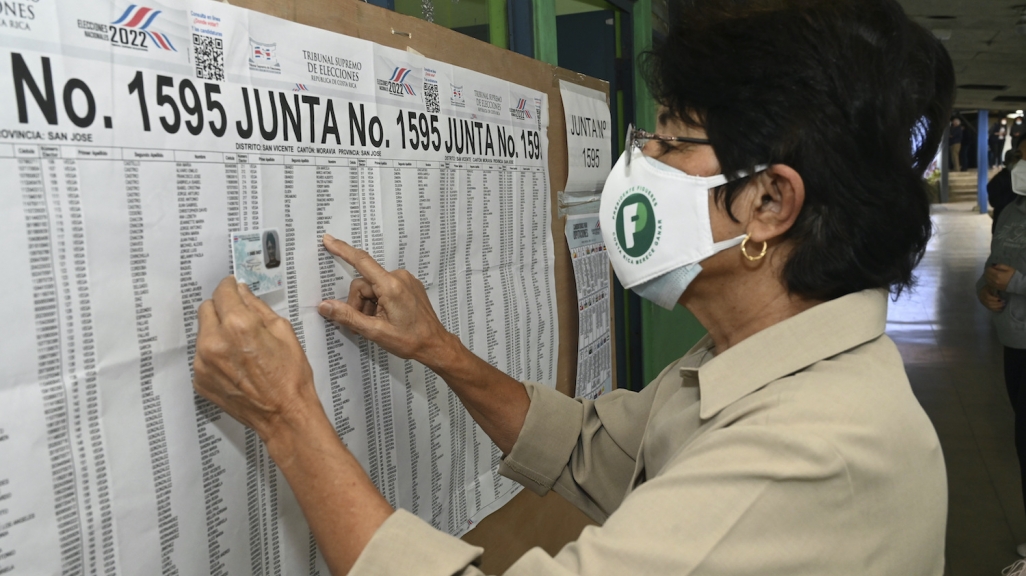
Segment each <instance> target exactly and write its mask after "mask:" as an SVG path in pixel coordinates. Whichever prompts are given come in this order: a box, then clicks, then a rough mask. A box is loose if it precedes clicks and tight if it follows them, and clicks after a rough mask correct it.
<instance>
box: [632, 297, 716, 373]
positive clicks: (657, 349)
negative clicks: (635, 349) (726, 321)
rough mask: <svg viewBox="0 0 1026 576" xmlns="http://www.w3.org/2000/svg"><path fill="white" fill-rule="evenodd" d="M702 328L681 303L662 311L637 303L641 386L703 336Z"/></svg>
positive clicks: (653, 306) (653, 305)
mask: <svg viewBox="0 0 1026 576" xmlns="http://www.w3.org/2000/svg"><path fill="white" fill-rule="evenodd" d="M705 334H706V331H705V328H703V327H702V325H701V324H699V323H698V320H697V319H696V318H695V317H694V316H693V315H692V314H691V313H690V312H688V311H687V309H685V308H684V307H683V306H679V305H678V306H677V307H676V308H674V309H673V310H666V309H664V308H660V307H659V306H656V305H655V304H652V303H651V302H649V301H648V300H643V301H642V303H641V339H642V357H643V370H642V372H643V373H644V375H645V382H644V383H645V385H646V386H647V385H648V383H649V382H651V381H652V380H654V379H655V377H656V376H658V375H659V373H660V372H662V371H663V368H666V366H667V365H669V364H670V363H671V362H673V361H674V360H677V359H678V358H680V357H681V356H683V355H684V353H685V352H687V351H688V350H690V349H691V347H692V346H694V345H695V343H697V342H698V341H699V340H701V339H702V337H703V336H705Z"/></svg>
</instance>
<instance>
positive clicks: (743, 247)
mask: <svg viewBox="0 0 1026 576" xmlns="http://www.w3.org/2000/svg"><path fill="white" fill-rule="evenodd" d="M750 239H751V235H749V234H745V239H744V240H742V241H741V253H742V254H744V255H745V258H748V260H750V261H752V262H755V261H756V260H762V258H763V257H764V256H765V255H766V250H767V249H768V248H769V242H766V241H765V240H764V241H763V242H762V252H759V255H758V256H751V255H749V254H748V248H747V245H748V240H750Z"/></svg>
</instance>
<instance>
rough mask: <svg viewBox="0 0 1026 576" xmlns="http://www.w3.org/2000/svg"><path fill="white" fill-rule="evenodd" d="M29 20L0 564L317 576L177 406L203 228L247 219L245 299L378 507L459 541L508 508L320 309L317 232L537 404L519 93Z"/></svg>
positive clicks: (388, 364)
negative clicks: (419, 300)
mask: <svg viewBox="0 0 1026 576" xmlns="http://www.w3.org/2000/svg"><path fill="white" fill-rule="evenodd" d="M27 6H29V7H30V8H31V9H29V10H25V11H24V13H23V14H21V15H20V16H11V15H7V17H6V20H8V21H9V22H8V23H7V24H8V25H7V26H6V27H4V28H2V29H0V102H3V103H4V105H3V106H2V107H0V190H3V191H4V192H3V193H2V194H0V245H2V246H3V247H4V254H5V266H4V269H5V271H6V272H5V273H6V274H7V275H8V279H9V282H7V285H8V288H7V290H6V291H5V295H4V300H3V303H2V304H0V325H2V326H4V327H5V330H4V332H3V334H2V335H0V374H2V375H3V376H2V377H0V573H4V574H8V573H9V574H14V575H19V574H26V575H27V574H32V575H38V574H100V573H102V574H126V575H128V574H161V573H163V574H257V575H264V574H300V573H301V574H318V573H319V574H327V573H328V572H327V569H326V567H325V566H324V563H323V560H322V559H321V557H320V556H319V554H318V552H317V550H316V546H315V545H314V542H313V539H312V536H311V534H310V532H309V528H308V527H307V526H306V524H305V522H304V519H303V517H302V514H301V511H300V509H299V507H298V505H297V503H296V501H295V498H294V496H293V495H292V493H291V492H290V490H289V488H288V486H287V485H286V483H285V482H284V480H283V478H282V476H281V475H280V472H278V471H277V469H276V468H275V466H274V464H273V462H272V461H271V460H270V459H269V458H268V456H267V453H266V452H265V451H264V449H263V446H262V444H261V442H260V440H259V438H258V437H257V436H256V435H255V434H254V433H253V432H252V431H250V430H247V429H246V428H244V427H243V426H242V425H241V424H239V423H237V422H235V421H234V420H232V419H231V418H229V417H227V416H225V415H224V414H223V413H221V412H220V411H219V410H218V409H217V408H216V407H214V406H213V405H212V404H210V403H208V402H206V401H204V400H202V399H200V398H199V397H198V396H196V395H195V394H194V392H193V390H192V386H191V379H192V377H191V364H192V357H193V354H194V351H195V349H194V344H195V337H196V330H197V320H196V308H197V306H198V305H199V304H200V302H201V301H202V300H203V299H205V298H209V297H210V295H211V293H212V291H213V288H214V287H215V286H216V284H217V283H218V282H219V281H220V280H221V279H222V278H223V277H224V276H226V275H227V274H229V273H230V272H231V269H232V254H231V245H230V237H229V233H243V232H254V231H260V230H275V236H274V239H273V243H274V247H273V248H274V250H275V251H276V252H275V255H274V256H273V257H272V260H274V262H273V263H271V264H268V266H274V265H275V264H278V263H279V260H278V256H277V254H278V253H280V255H281V256H280V258H281V259H280V264H279V265H280V266H281V268H279V270H282V273H283V279H284V289H281V290H276V291H273V292H270V293H268V294H266V295H265V296H264V298H265V300H266V301H267V302H268V303H269V304H271V306H272V307H273V308H274V309H275V310H276V311H277V312H278V313H280V314H282V315H283V316H284V317H286V318H287V319H288V320H290V321H291V323H292V325H293V327H294V328H295V331H296V334H297V336H298V338H299V340H300V342H301V343H302V345H303V347H304V348H305V350H306V352H307V354H308V356H309V358H310V361H311V363H312V365H313V369H314V374H315V381H316V386H317V391H318V394H319V395H320V397H321V399H322V401H323V403H324V406H325V410H326V412H327V414H328V417H329V419H331V421H332V423H333V424H334V426H335V428H336V430H337V431H338V433H339V435H340V436H341V437H342V438H343V440H344V441H345V443H346V444H347V445H348V446H349V448H350V449H351V450H352V451H353V453H354V454H355V455H356V457H357V458H358V459H359V461H360V462H361V464H362V465H363V466H364V467H365V469H366V470H367V471H368V473H369V474H370V476H371V478H372V479H373V481H374V482H375V483H376V484H377V486H378V487H379V488H380V489H381V491H382V493H383V494H384V495H385V497H386V498H387V499H388V501H389V502H390V503H391V504H392V505H394V506H400V507H403V508H406V509H408V510H410V511H412V512H413V513H415V514H417V515H419V516H420V517H421V518H423V519H425V520H427V521H428V522H430V523H432V524H433V525H434V526H436V527H438V528H440V529H442V530H445V531H448V532H449V533H451V534H456V535H459V534H462V533H464V532H466V531H467V530H468V529H470V528H471V527H472V526H473V525H474V524H476V523H477V522H478V521H479V520H480V519H481V518H482V517H483V516H485V515H486V514H488V513H489V512H490V511H492V510H494V509H496V508H497V507H498V506H500V505H501V504H503V503H504V502H506V501H507V500H508V499H509V498H510V497H511V496H512V495H513V494H514V493H515V492H516V491H517V490H518V486H517V485H515V484H514V483H513V482H512V481H509V480H507V479H505V478H502V477H500V476H499V475H498V474H497V473H496V469H497V466H498V463H499V460H500V457H501V454H500V452H499V451H498V449H496V447H495V446H494V445H492V443H491V442H490V441H489V439H488V438H487V436H485V435H484V434H483V433H482V431H481V430H480V428H478V427H477V426H476V424H474V423H473V421H472V419H471V418H470V416H469V415H468V414H467V413H466V411H465V410H464V409H463V407H462V406H461V404H460V403H459V401H458V399H457V398H456V397H455V396H454V395H453V394H452V393H451V392H450V391H449V390H448V388H447V387H446V386H445V384H444V383H443V382H442V381H441V380H440V379H439V378H437V377H436V376H435V375H434V374H433V373H431V372H430V371H428V370H426V369H425V368H424V367H423V366H421V365H419V364H417V363H414V362H409V361H403V360H400V359H397V358H395V357H391V356H390V355H389V354H387V353H386V352H384V351H383V350H381V349H380V348H378V347H376V346H374V345H372V344H370V343H368V342H367V341H366V340H363V339H361V338H358V337H356V336H354V335H353V334H351V333H349V332H346V331H343V330H340V329H339V328H337V327H336V326H334V325H332V324H330V323H326V322H325V321H324V320H323V319H322V318H320V317H319V316H318V314H317V312H316V305H317V303H318V302H320V301H321V299H323V298H333V297H341V298H344V297H345V296H346V295H347V293H348V288H349V283H350V281H351V280H352V276H351V275H350V274H351V272H350V271H349V270H347V269H346V268H345V267H343V266H342V265H340V264H339V263H338V262H336V261H335V260H334V259H333V258H332V257H331V256H330V255H329V254H328V253H327V252H325V251H324V249H323V248H322V247H321V246H320V237H321V235H322V234H323V233H325V232H328V233H331V234H332V235H334V236H336V237H339V238H343V239H346V240H348V241H349V242H351V243H353V244H355V245H356V246H358V247H360V248H363V249H366V250H367V251H369V252H370V253H371V255H373V257H374V258H376V259H377V260H378V261H380V262H381V263H382V264H383V265H384V266H385V267H387V268H390V269H393V268H406V269H408V270H410V271H411V272H412V273H414V274H415V275H416V276H417V277H418V278H420V279H421V280H422V281H423V282H424V283H425V284H426V286H427V289H428V293H429V295H430V297H431V300H432V303H433V304H434V305H435V308H436V310H437V311H438V314H439V317H440V318H441V320H442V322H443V323H444V324H445V326H446V327H447V328H448V329H449V330H451V331H453V332H454V333H456V334H458V335H459V336H460V337H461V338H462V340H463V341H464V342H465V343H467V345H468V346H469V347H470V348H471V349H472V350H473V351H474V352H475V353H477V354H478V355H480V356H481V357H483V358H485V359H487V360H488V361H489V362H491V363H492V364H494V365H496V366H498V367H499V368H500V369H502V370H504V371H505V372H507V373H509V374H510V375H512V376H513V377H515V378H518V379H530V380H535V381H539V382H542V383H546V384H549V385H554V383H555V372H556V350H557V347H558V342H557V335H558V333H559V331H558V326H557V316H556V306H555V299H554V298H555V289H554V283H553V266H554V259H553V244H552V238H551V236H550V234H549V222H550V216H551V215H550V207H549V197H550V196H549V188H548V182H549V178H548V170H547V146H548V144H547V141H546V136H545V134H546V127H545V125H544V124H543V122H544V120H543V116H542V114H541V111H542V109H543V108H544V107H545V106H546V105H547V104H546V102H545V95H544V94H543V93H540V92H536V91H533V90H529V89H526V88H523V87H520V86H516V85H513V84H510V83H508V82H505V81H503V80H500V79H496V78H491V77H486V76H483V75H481V74H477V73H474V72H471V71H468V70H464V69H460V68H456V67H453V66H450V65H447V64H444V63H440V62H435V61H431V60H428V59H425V58H423V57H421V56H417V55H414V54H409V53H406V52H401V51H398V50H393V49H389V48H384V47H381V46H377V45H374V44H371V43H369V42H365V41H361V40H357V39H353V38H348V37H344V36H340V35H337V34H332V33H328V32H324V31H321V30H317V29H313V28H308V27H304V26H300V25H297V24H294V23H290V22H285V21H282V20H277V19H274V18H270V17H267V16H264V15H261V14H257V13H253V12H248V11H245V10H242V9H238V8H234V7H231V6H228V5H225V4H220V3H215V2H206V1H202V0H195V1H189V0H181V1H174V2H165V3H159V2H146V3H144V4H132V3H130V2H129V1H128V0H79V1H77V2H70V1H68V2H64V1H62V2H54V1H46V2H38V3H36V2H31V3H27ZM15 24H17V25H15ZM263 242H264V245H265V247H267V246H268V244H267V242H268V240H267V239H266V238H264V239H263Z"/></svg>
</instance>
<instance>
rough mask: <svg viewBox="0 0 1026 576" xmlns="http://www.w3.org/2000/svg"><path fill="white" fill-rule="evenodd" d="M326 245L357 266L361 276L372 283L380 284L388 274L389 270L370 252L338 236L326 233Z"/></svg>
mask: <svg viewBox="0 0 1026 576" xmlns="http://www.w3.org/2000/svg"><path fill="white" fill-rule="evenodd" d="M323 240H324V247H325V248H326V249H327V250H328V252H331V253H332V254H334V255H335V256H338V257H339V258H341V259H343V260H345V261H346V262H347V263H349V265H350V266H352V267H353V268H356V271H357V272H359V273H360V275H361V276H363V277H364V278H366V279H367V280H368V281H369V282H370V283H371V284H378V283H379V282H381V281H382V280H383V279H384V278H386V277H387V276H388V271H386V270H385V269H384V268H382V267H381V264H378V262H377V260H375V259H374V258H372V257H371V255H370V254H368V253H366V252H364V251H363V250H360V249H358V248H354V247H353V246H351V245H349V244H348V243H346V242H343V241H342V240H339V239H338V238H335V237H333V236H332V235H331V234H325V235H324V239H323Z"/></svg>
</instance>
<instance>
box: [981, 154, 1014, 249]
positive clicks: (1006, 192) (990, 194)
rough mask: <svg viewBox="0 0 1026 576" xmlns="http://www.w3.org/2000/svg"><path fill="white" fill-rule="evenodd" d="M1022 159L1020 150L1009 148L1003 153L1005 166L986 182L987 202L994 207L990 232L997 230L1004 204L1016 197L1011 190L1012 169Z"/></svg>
mask: <svg viewBox="0 0 1026 576" xmlns="http://www.w3.org/2000/svg"><path fill="white" fill-rule="evenodd" d="M1021 159H1022V152H1021V151H1020V150H1018V149H1014V150H1009V151H1008V154H1005V166H1004V168H1002V169H1001V171H1000V172H998V173H997V174H995V175H994V177H993V178H991V179H990V182H988V183H987V203H988V204H990V206H991V207H992V208H993V209H994V216H993V221H992V222H991V225H990V232H991V233H992V234H993V233H994V231H995V230H997V223H998V218H999V217H1000V216H1001V212H1002V211H1003V210H1004V209H1005V207H1006V206H1008V205H1009V204H1011V203H1012V201H1013V200H1015V198H1016V194H1015V192H1013V191H1012V169H1014V168H1015V165H1016V164H1017V163H1018V162H1019V161H1020V160H1021Z"/></svg>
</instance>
